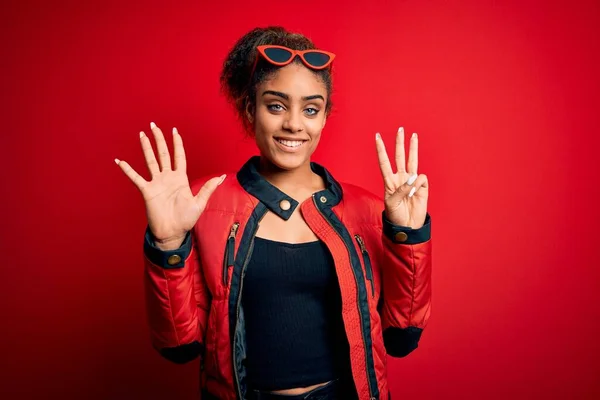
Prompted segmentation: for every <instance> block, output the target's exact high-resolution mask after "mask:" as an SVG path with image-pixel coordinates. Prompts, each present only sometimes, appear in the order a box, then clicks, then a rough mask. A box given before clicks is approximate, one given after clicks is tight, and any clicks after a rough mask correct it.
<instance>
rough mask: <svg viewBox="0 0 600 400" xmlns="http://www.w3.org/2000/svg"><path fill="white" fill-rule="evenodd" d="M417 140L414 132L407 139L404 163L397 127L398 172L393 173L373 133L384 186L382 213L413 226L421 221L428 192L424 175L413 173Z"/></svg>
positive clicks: (384, 152) (378, 136)
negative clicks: (406, 161)
mask: <svg viewBox="0 0 600 400" xmlns="http://www.w3.org/2000/svg"><path fill="white" fill-rule="evenodd" d="M418 140H419V139H418V137H417V134H416V133H414V134H413V135H412V137H411V139H410V149H409V153H408V164H405V158H404V128H400V129H398V135H397V136H396V167H397V168H398V172H396V173H395V174H394V173H393V172H392V166H391V164H390V160H389V158H388V156H387V152H386V150H385V145H384V144H383V140H382V139H381V135H379V133H378V134H377V135H376V137H375V143H376V146H377V157H378V158H379V167H380V169H381V175H382V176H383V182H384V188H385V196H384V203H385V215H386V217H387V219H388V220H389V221H390V222H391V223H393V224H394V225H401V226H408V227H411V228H413V229H418V228H420V227H422V226H423V224H425V217H426V216H427V198H428V196H429V183H428V182H427V176H426V175H425V174H420V175H417V166H418V160H419V158H418V149H419V142H418Z"/></svg>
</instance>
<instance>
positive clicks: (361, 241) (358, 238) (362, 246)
mask: <svg viewBox="0 0 600 400" xmlns="http://www.w3.org/2000/svg"><path fill="white" fill-rule="evenodd" d="M354 237H355V238H356V241H357V242H358V245H359V246H360V251H362V252H363V253H364V252H366V251H367V248H366V246H365V242H364V241H363V239H362V238H361V237H360V235H354Z"/></svg>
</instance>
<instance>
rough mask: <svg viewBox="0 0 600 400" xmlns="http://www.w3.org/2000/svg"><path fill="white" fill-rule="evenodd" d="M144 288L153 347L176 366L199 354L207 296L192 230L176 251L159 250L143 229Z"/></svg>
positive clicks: (204, 324)
mask: <svg viewBox="0 0 600 400" xmlns="http://www.w3.org/2000/svg"><path fill="white" fill-rule="evenodd" d="M144 287H145V292H146V309H147V314H148V323H149V325H150V334H151V342H152V346H153V347H154V348H155V349H156V350H157V351H158V352H159V353H160V354H161V355H162V356H163V357H165V358H166V359H168V360H170V361H173V362H175V363H178V364H182V363H186V362H189V361H191V360H193V359H195V358H196V357H198V355H200V354H202V353H203V351H204V332H205V330H206V325H207V320H208V313H209V310H210V296H209V294H208V289H207V288H206V283H205V281H204V277H203V276H202V269H201V265H200V260H199V257H198V252H197V249H196V246H195V237H194V234H193V231H190V232H188V233H187V235H186V237H185V239H184V241H183V243H182V244H181V246H180V247H179V248H177V249H175V250H161V249H160V248H158V247H157V246H156V245H155V243H154V238H153V236H152V233H151V232H150V229H149V228H146V234H145V238H144Z"/></svg>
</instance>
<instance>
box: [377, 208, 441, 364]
mask: <svg viewBox="0 0 600 400" xmlns="http://www.w3.org/2000/svg"><path fill="white" fill-rule="evenodd" d="M382 218H383V232H382V240H383V258H382V266H381V274H382V288H383V289H382V298H381V301H380V305H379V308H380V309H379V312H380V315H381V319H382V328H383V341H384V345H385V348H386V351H387V353H388V354H389V355H390V356H392V357H404V356H406V355H408V354H409V353H410V352H412V351H413V350H414V349H416V348H417V346H418V343H419V339H420V338H421V333H422V332H423V329H424V328H425V325H426V324H427V321H428V319H429V314H430V310H431V217H430V215H429V213H428V214H427V216H426V218H425V223H424V225H423V226H422V227H421V228H418V229H412V228H410V227H404V226H398V225H393V224H392V223H391V222H390V221H389V220H387V218H386V217H385V213H384V214H383V215H382Z"/></svg>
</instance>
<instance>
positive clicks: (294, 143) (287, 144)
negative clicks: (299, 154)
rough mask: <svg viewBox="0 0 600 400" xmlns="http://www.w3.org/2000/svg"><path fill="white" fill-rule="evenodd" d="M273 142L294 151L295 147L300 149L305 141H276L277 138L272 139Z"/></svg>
mask: <svg viewBox="0 0 600 400" xmlns="http://www.w3.org/2000/svg"><path fill="white" fill-rule="evenodd" d="M274 139H275V141H277V142H279V143H280V144H282V145H284V146H285V147H289V148H290V149H295V148H297V147H300V146H302V145H303V144H304V142H306V140H284V139H278V138H274Z"/></svg>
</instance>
